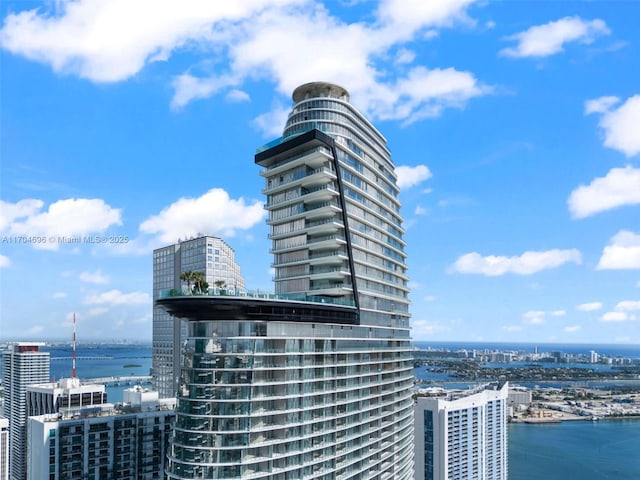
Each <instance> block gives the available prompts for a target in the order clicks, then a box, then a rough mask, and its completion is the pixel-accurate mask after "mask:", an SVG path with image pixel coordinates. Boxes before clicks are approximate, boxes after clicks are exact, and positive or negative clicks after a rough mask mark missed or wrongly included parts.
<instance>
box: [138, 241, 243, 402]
mask: <svg viewBox="0 0 640 480" xmlns="http://www.w3.org/2000/svg"><path fill="white" fill-rule="evenodd" d="M186 271H192V272H202V273H204V275H205V280H206V281H207V283H208V284H209V286H210V287H211V288H214V287H215V286H216V282H221V283H219V285H224V286H225V288H226V289H228V290H229V291H235V290H236V289H237V290H243V289H244V278H243V277H242V275H241V274H240V266H239V265H238V264H237V263H236V261H235V252H234V251H233V248H231V247H230V246H229V245H228V244H227V243H226V242H225V241H224V240H222V239H220V238H217V237H210V236H200V237H197V238H192V239H189V240H184V241H180V242H178V243H176V244H174V245H169V246H167V247H163V248H158V249H157V250H154V251H153V299H154V300H157V298H158V295H159V292H161V291H166V290H171V289H175V290H182V289H187V288H188V285H187V282H185V281H182V280H180V274H181V273H183V272H186ZM191 287H193V285H191ZM152 335H153V339H152V341H153V345H152V349H153V351H152V360H151V367H152V376H153V386H154V390H156V391H157V392H158V393H159V394H160V398H171V397H175V395H176V389H177V381H178V380H177V379H178V375H179V372H180V362H181V351H180V345H182V343H183V340H184V339H185V338H186V325H185V324H184V323H182V322H179V321H177V320H176V319H175V318H172V317H170V316H169V314H167V313H166V312H165V311H164V310H162V309H160V308H157V307H155V306H154V308H153V334H152ZM174 346H175V348H174Z"/></svg>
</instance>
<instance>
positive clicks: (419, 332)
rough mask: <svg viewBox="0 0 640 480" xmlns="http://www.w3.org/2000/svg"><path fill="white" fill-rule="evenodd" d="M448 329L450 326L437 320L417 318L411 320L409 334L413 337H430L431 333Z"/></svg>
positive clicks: (447, 330)
mask: <svg viewBox="0 0 640 480" xmlns="http://www.w3.org/2000/svg"><path fill="white" fill-rule="evenodd" d="M449 331H451V327H449V326H448V325H444V324H441V323H438V322H433V321H428V320H419V319H414V320H412V321H411V335H412V337H413V338H414V339H425V338H431V337H432V336H433V335H436V334H439V333H443V332H449Z"/></svg>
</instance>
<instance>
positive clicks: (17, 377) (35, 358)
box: [2, 342, 50, 480]
mask: <svg viewBox="0 0 640 480" xmlns="http://www.w3.org/2000/svg"><path fill="white" fill-rule="evenodd" d="M42 346H44V343H41V342H38V343H34V342H16V343H11V344H9V345H8V346H7V350H5V351H3V352H2V360H3V363H2V385H3V387H4V407H3V409H4V412H3V413H4V416H5V417H6V418H8V419H9V468H10V478H11V479H12V480H24V479H25V478H26V476H27V469H26V467H27V456H26V451H27V438H26V435H27V431H26V422H27V385H31V384H34V383H44V382H47V381H48V380H49V362H50V358H49V352H43V351H40V347H42Z"/></svg>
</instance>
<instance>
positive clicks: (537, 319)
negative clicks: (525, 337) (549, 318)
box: [522, 310, 545, 325]
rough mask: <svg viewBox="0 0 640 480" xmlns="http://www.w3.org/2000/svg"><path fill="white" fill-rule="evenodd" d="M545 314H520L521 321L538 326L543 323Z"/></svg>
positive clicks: (535, 311) (530, 312) (533, 312)
mask: <svg viewBox="0 0 640 480" xmlns="http://www.w3.org/2000/svg"><path fill="white" fill-rule="evenodd" d="M544 316H545V312H542V311H539V310H531V311H529V312H526V313H523V314H522V319H523V320H524V322H525V323H528V324H530V325H540V324H542V323H544V322H545V320H544Z"/></svg>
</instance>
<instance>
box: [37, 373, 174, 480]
mask: <svg viewBox="0 0 640 480" xmlns="http://www.w3.org/2000/svg"><path fill="white" fill-rule="evenodd" d="M91 387H92V388H93V389H94V391H96V392H99V391H100V389H99V388H97V387H102V388H103V389H104V386H102V385H93V386H91ZM174 408H175V402H174V401H173V400H172V399H165V400H159V399H158V393H157V392H149V391H146V390H143V389H141V388H140V387H135V388H133V389H128V390H125V391H124V392H123V403H122V404H117V405H114V404H110V403H102V404H90V402H87V403H86V404H85V405H71V406H68V407H61V408H60V409H59V411H57V412H55V413H49V414H45V415H38V416H32V417H29V418H28V423H27V425H28V440H29V441H28V452H29V454H28V469H27V470H28V477H27V478H28V479H29V480H45V479H47V480H62V479H75V478H77V479H80V478H91V479H105V480H109V479H112V478H117V479H119V480H151V479H159V478H163V471H164V467H165V461H166V455H167V449H168V444H169V435H170V432H171V428H172V424H173V419H174V417H175V412H174V410H173V409H174Z"/></svg>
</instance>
